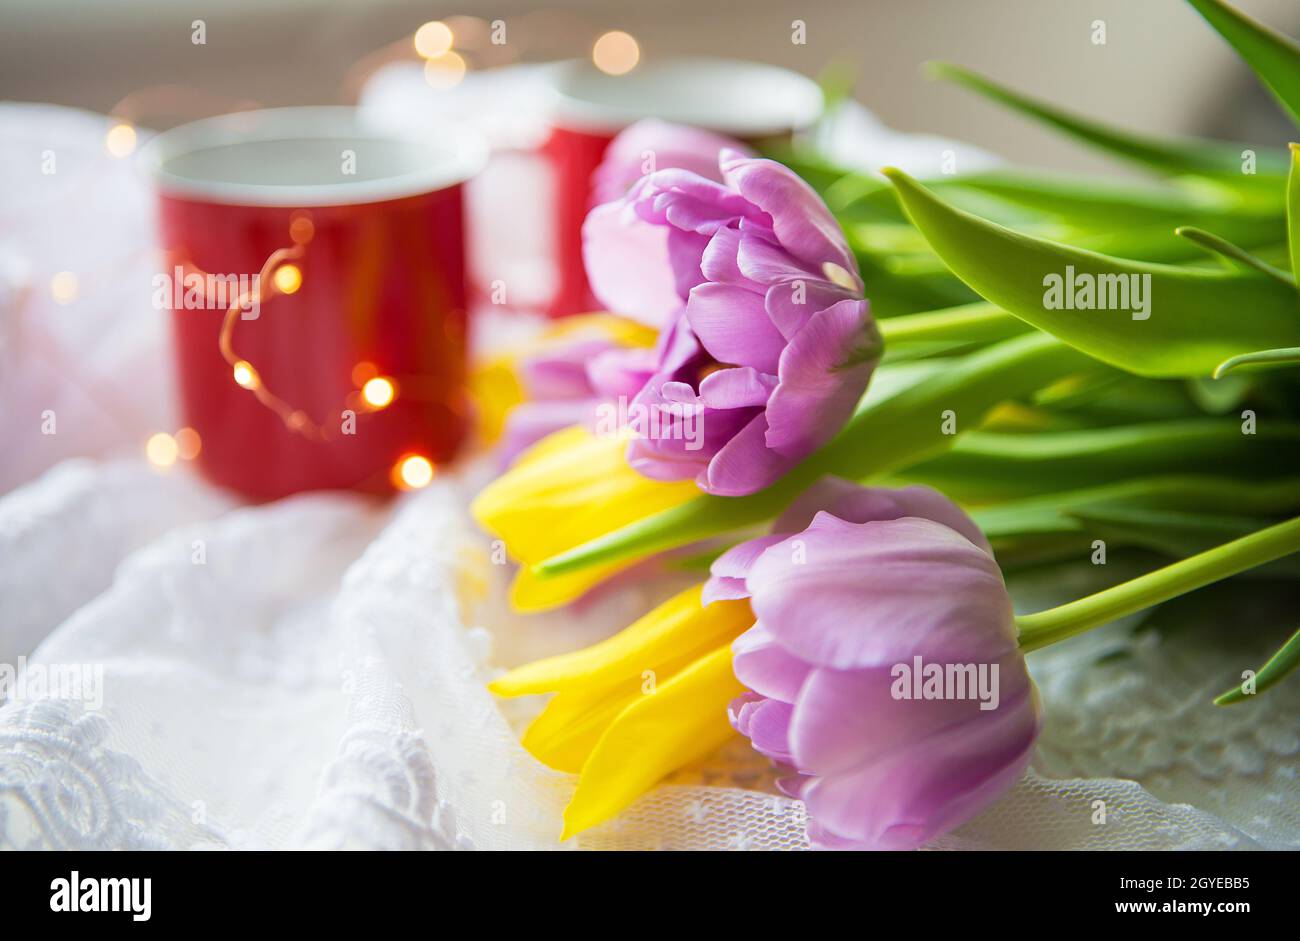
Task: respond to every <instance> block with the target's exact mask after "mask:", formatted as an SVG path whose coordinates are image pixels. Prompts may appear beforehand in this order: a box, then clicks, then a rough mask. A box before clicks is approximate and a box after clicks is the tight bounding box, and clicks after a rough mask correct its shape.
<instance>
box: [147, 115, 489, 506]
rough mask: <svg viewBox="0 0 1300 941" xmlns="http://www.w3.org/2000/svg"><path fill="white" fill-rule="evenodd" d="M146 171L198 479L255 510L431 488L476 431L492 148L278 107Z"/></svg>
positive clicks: (230, 120)
mask: <svg viewBox="0 0 1300 941" xmlns="http://www.w3.org/2000/svg"><path fill="white" fill-rule="evenodd" d="M142 157H143V159H144V160H146V161H147V163H148V165H149V169H150V171H151V173H152V175H153V177H154V180H155V181H156V185H157V190H158V195H159V237H160V240H161V245H162V248H163V250H164V252H163V255H164V258H165V262H164V270H163V271H162V272H160V273H159V275H158V276H157V277H156V278H155V283H154V288H155V304H156V305H158V306H163V307H166V308H169V309H171V310H172V311H173V313H172V315H171V319H172V333H173V338H174V349H175V358H176V369H177V372H178V389H179V395H180V406H181V409H180V410H181V414H182V418H183V421H184V423H185V424H186V425H188V426H189V427H190V428H192V429H193V430H194V432H196V433H197V436H198V438H197V441H198V442H199V445H200V447H199V451H198V455H197V462H198V464H199V467H200V470H201V471H202V473H203V474H204V475H205V476H206V477H208V478H209V479H210V480H212V481H213V482H215V483H217V484H220V485H222V486H225V487H228V488H230V489H232V490H235V491H237V492H239V493H241V494H243V495H245V496H247V497H250V498H252V499H255V500H270V499H275V498H278V497H283V496H286V495H288V494H291V493H297V492H299V491H303V490H317V489H354V490H362V491H367V492H375V493H383V492H390V491H392V490H394V489H406V488H410V487H417V486H422V485H423V484H424V483H426V482H427V481H428V479H429V478H430V477H431V476H432V473H433V469H434V466H436V465H437V464H439V463H441V462H445V461H447V460H448V459H450V458H451V457H452V455H453V454H454V453H455V452H456V450H457V448H458V447H459V445H460V444H461V442H462V440H463V439H464V437H465V435H466V432H467V428H468V421H469V416H468V410H467V400H466V395H467V393H466V346H467V336H466V334H467V326H468V325H467V321H466V292H465V248H464V246H465V235H464V220H463V192H462V191H463V188H464V187H463V184H464V183H465V181H467V180H468V179H469V178H470V177H472V176H473V175H474V174H475V173H477V172H478V170H479V169H480V168H481V167H482V165H483V163H484V162H485V160H486V147H485V145H484V143H483V142H482V141H481V140H480V139H479V138H478V137H477V136H476V135H474V134H473V133H471V132H469V131H467V130H465V129H463V128H460V127H455V126H448V125H441V126H438V127H436V128H429V127H423V128H421V130H420V132H419V133H411V134H395V133H394V132H393V131H392V130H391V129H388V130H377V129H374V128H371V127H370V126H368V125H367V123H366V120H365V118H364V116H363V115H361V114H360V113H359V112H357V111H356V110H355V109H352V108H338V107H325V108H280V109H272V110H266V111H252V112H241V113H236V114H228V115H222V116H220V117H217V118H209V119H206V120H202V121H197V122H194V123H192V124H187V125H184V126H182V127H178V128H175V129H173V130H170V131H166V132H164V133H162V134H160V135H158V136H157V137H155V138H154V139H153V140H152V141H151V142H150V143H149V145H148V146H147V147H146V148H145V150H144V152H143V154H142Z"/></svg>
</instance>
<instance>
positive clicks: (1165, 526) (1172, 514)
mask: <svg viewBox="0 0 1300 941" xmlns="http://www.w3.org/2000/svg"><path fill="white" fill-rule="evenodd" d="M1068 515H1069V516H1071V517H1073V518H1075V519H1077V520H1079V522H1081V523H1082V524H1083V525H1084V527H1085V529H1086V530H1087V531H1088V535H1089V536H1090V537H1092V538H1094V539H1103V540H1105V541H1106V542H1107V543H1108V544H1109V543H1113V544H1116V545H1123V546H1137V547H1140V548H1143V549H1149V550H1151V551H1153V552H1159V553H1161V554H1163V555H1167V556H1171V557H1172V558H1175V559H1185V558H1187V557H1188V556H1192V555H1195V554H1196V553H1198V552H1204V551H1206V550H1207V549H1213V548H1214V547H1215V546H1220V545H1223V544H1224V543H1226V542H1231V541H1232V540H1234V539H1240V538H1241V537H1242V536H1248V535H1250V534H1251V533H1253V532H1255V531H1256V530H1258V529H1260V528H1262V527H1263V526H1265V525H1267V522H1266V521H1261V520H1260V519H1258V518H1256V517H1250V516H1235V515H1228V514H1223V513H1204V512H1199V511H1192V510H1148V509H1145V508H1135V507H1131V506H1124V505H1114V504H1111V505H1107V504H1100V505H1095V506H1086V507H1081V508H1079V509H1076V510H1070V511H1068ZM1297 576H1300V556H1296V555H1291V556H1285V557H1284V558H1281V559H1277V560H1276V561H1273V562H1270V563H1267V564H1266V565H1261V566H1259V567H1258V568H1254V569H1251V570H1249V571H1248V572H1244V573H1242V575H1240V576H1238V577H1239V578H1284V577H1290V578H1295V577H1297Z"/></svg>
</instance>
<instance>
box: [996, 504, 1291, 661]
mask: <svg viewBox="0 0 1300 941" xmlns="http://www.w3.org/2000/svg"><path fill="white" fill-rule="evenodd" d="M1293 552H1300V517H1297V518H1295V519H1292V520H1287V521H1286V522H1285V523H1278V524H1277V525H1276V526H1270V527H1268V528H1267V529H1261V530H1259V531H1258V532H1255V533H1251V534H1250V535H1249V536H1243V537H1241V538H1240V539H1234V540H1233V541H1232V542H1228V543H1224V544H1223V545H1221V546H1216V547H1215V548H1213V549H1207V550H1206V551H1205V552H1200V553H1198V554H1196V555H1194V556H1190V557H1189V558H1186V559H1182V560H1181V561H1178V562H1175V563H1173V564H1172V565H1167V566H1165V567H1164V568H1162V569H1156V570H1155V571H1154V572H1148V573H1147V574H1146V575H1142V576H1139V577H1138V578H1135V579H1132V580H1131V581H1127V582H1124V583H1123V584H1120V585H1115V586H1114V587H1112V588H1107V589H1105V590H1104V591H1099V592H1097V593H1096V594H1094V595H1089V596H1088V597H1086V598H1080V599H1079V600H1078V601H1071V602H1070V603H1069V604H1063V605H1060V606H1058V607H1055V608H1049V609H1048V610H1046V611H1039V612H1038V613H1036V614H1026V615H1022V616H1021V617H1018V618H1016V623H1017V625H1018V626H1019V628H1020V647H1021V649H1022V650H1025V651H1029V650H1037V649H1038V648H1040V647H1046V646H1047V645H1048V644H1054V643H1056V642H1057V641H1059V640H1064V639H1065V638H1067V637H1073V636H1074V635H1075V634H1082V633H1083V632H1084V631H1088V630H1092V628H1094V627H1100V626H1101V625H1103V624H1109V623H1110V622H1111V621H1114V620H1116V619H1117V618H1122V617H1124V616H1125V615H1128V614H1133V613H1135V612H1137V611H1141V610H1143V609H1144V608H1149V607H1151V606H1152V605H1156V604H1160V603H1161V602H1162V601H1168V600H1169V599H1171V598H1177V597H1178V596H1179V595H1183V594H1186V593H1187V592H1189V591H1193V590H1194V589H1197V588H1202V587H1204V586H1205V585H1209V584H1212V583H1214V582H1217V581H1220V580H1222V579H1225V578H1228V577H1229V576H1232V575H1236V574H1238V573H1239V572H1244V571H1246V570H1248V569H1252V568H1255V567H1256V566H1259V565H1264V564H1265V563H1267V562H1272V561H1273V560H1275V559H1280V558H1282V557H1283V556H1287V555H1290V554H1291V553H1293Z"/></svg>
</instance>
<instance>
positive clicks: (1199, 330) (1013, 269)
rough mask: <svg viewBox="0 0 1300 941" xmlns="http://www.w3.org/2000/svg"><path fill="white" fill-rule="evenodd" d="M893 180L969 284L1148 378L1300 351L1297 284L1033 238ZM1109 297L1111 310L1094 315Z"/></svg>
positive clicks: (896, 174)
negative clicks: (1265, 352) (1288, 349)
mask: <svg viewBox="0 0 1300 941" xmlns="http://www.w3.org/2000/svg"><path fill="white" fill-rule="evenodd" d="M884 173H885V175H886V176H888V177H889V178H890V179H891V180H892V181H893V183H894V186H895V188H896V189H897V191H898V195H899V198H900V200H901V201H902V204H903V208H904V210H905V211H906V212H907V214H908V215H909V216H910V218H911V219H912V222H913V223H914V224H915V225H916V227H917V228H918V229H920V230H921V232H922V233H923V234H924V235H925V236H926V238H927V239H929V241H930V245H931V247H932V248H933V249H934V250H935V251H936V252H937V253H938V255H939V257H940V258H942V259H943V260H944V261H945V262H946V263H947V264H948V266H949V267H950V268H951V269H952V271H953V273H954V274H956V275H957V277H959V278H961V279H962V280H963V281H964V282H966V283H967V284H968V285H970V287H971V288H973V289H974V290H975V291H976V292H977V293H978V294H979V295H981V296H982V297H984V298H985V299H986V300H988V301H990V302H991V303H993V304H996V305H998V306H999V307H1001V308H1002V309H1004V310H1006V311H1007V312H1009V313H1012V314H1014V315H1016V316H1017V317H1020V318H1021V319H1023V320H1025V321H1026V322H1027V323H1030V324H1032V325H1033V326H1035V327H1038V328H1039V329H1040V330H1044V331H1046V332H1048V333H1051V334H1053V335H1054V336H1057V337H1059V338H1060V339H1061V340H1062V341H1064V342H1066V343H1068V344H1070V345H1071V346H1073V347H1075V348H1076V349H1078V350H1081V351H1082V352H1085V353H1087V354H1088V355H1090V356H1094V357H1096V358H1097V359H1099V360H1101V361H1103V362H1105V363H1109V364H1110V365H1113V366H1117V367H1119V368H1121V369H1124V370H1127V371H1129V372H1132V373H1135V374H1137V375H1140V376H1148V377H1156V378H1189V377H1194V376H1206V375H1210V374H1211V373H1212V372H1213V371H1214V369H1215V367H1216V366H1218V365H1219V364H1220V363H1222V362H1223V361H1224V360H1226V359H1229V358H1230V357H1233V356H1238V355H1241V354H1243V353H1249V352H1253V351H1255V350H1260V349H1274V348H1279V347H1284V346H1295V345H1300V293H1297V291H1296V290H1295V288H1294V286H1292V287H1287V286H1285V285H1282V284H1279V283H1277V282H1276V281H1274V280H1272V279H1270V278H1265V277H1259V276H1257V275H1253V274H1251V275H1247V274H1242V273H1237V272H1230V271H1215V270H1211V269H1201V268H1180V267H1174V266H1171V265H1163V264H1154V263H1146V262H1134V261H1132V260H1129V259H1123V258H1114V257H1111V256H1108V255H1101V254H1098V253H1096V252H1090V251H1086V250H1083V249H1077V248H1072V247H1070V246H1067V245H1061V244H1058V243H1055V242H1050V241H1047V240H1045V239H1037V238H1033V237H1031V236H1027V235H1024V234H1022V233H1019V232H1014V231H1012V230H1010V229H1007V228H1005V227H1003V226H1000V225H997V224H995V223H992V222H989V221H987V220H985V219H980V218H978V217H976V216H972V215H970V214H969V213H966V212H963V211H961V210H959V209H955V208H953V207H952V206H949V205H948V204H946V203H945V202H943V201H942V200H940V199H939V198H938V197H936V196H935V195H934V194H933V193H931V192H930V191H929V190H928V189H926V188H925V187H923V186H921V185H920V184H919V183H917V182H916V181H915V180H913V179H912V178H911V177H909V176H908V175H907V174H905V173H903V172H902V171H901V170H897V169H893V168H888V169H886V170H885V171H884ZM1103 294H1105V295H1106V297H1105V298H1103V297H1102V295H1103ZM1103 301H1104V302H1106V306H1107V307H1108V308H1109V309H1104V310H1099V309H1091V308H1095V307H1097V306H1099V303H1100V302H1103Z"/></svg>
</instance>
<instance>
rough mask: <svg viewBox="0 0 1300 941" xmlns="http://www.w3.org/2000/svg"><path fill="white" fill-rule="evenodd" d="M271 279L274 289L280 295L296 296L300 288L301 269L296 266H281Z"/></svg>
mask: <svg viewBox="0 0 1300 941" xmlns="http://www.w3.org/2000/svg"><path fill="white" fill-rule="evenodd" d="M273 277H274V279H275V289H276V290H277V291H279V292H280V293H281V294H296V293H297V292H298V288H300V287H302V269H301V268H299V267H298V266H297V265H281V266H280V267H279V268H276V269H275V275H274V276H273Z"/></svg>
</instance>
